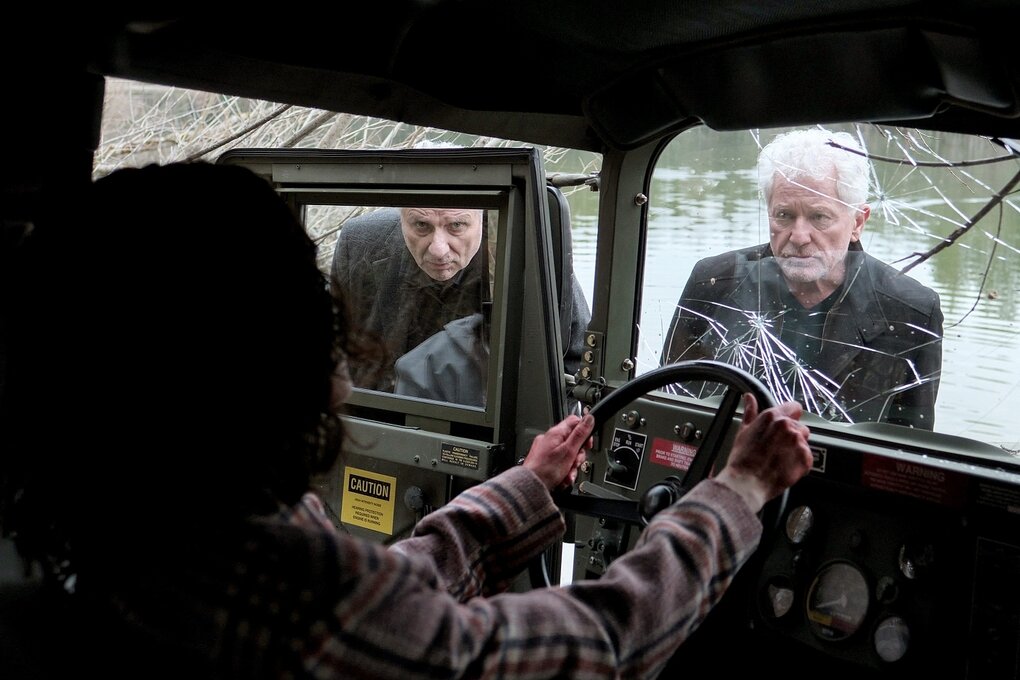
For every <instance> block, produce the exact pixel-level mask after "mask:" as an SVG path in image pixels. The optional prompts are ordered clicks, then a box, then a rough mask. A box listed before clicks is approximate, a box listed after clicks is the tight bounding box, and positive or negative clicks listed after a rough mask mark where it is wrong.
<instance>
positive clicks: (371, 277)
mask: <svg viewBox="0 0 1020 680" xmlns="http://www.w3.org/2000/svg"><path fill="white" fill-rule="evenodd" d="M484 241H485V239H484V238H483V243H482V246H483V247H481V248H479V249H478V253H476V254H475V256H474V257H473V258H472V259H471V262H470V263H468V266H466V267H465V268H464V269H462V270H461V271H460V272H458V273H457V274H456V275H455V276H454V277H453V278H452V279H451V280H449V281H434V280H433V279H432V278H430V277H429V276H428V274H426V273H425V272H424V271H422V270H421V268H420V267H419V266H418V264H417V263H416V262H415V261H414V258H413V257H412V256H411V253H410V252H409V251H408V250H407V245H406V244H405V243H404V236H403V233H402V232H401V230H400V211H399V210H397V209H393V208H385V209H382V210H376V211H374V212H371V213H368V214H366V215H362V216H359V217H357V218H354V219H351V220H348V221H347V222H346V223H345V224H344V226H343V228H342V229H341V230H340V235H339V237H338V238H337V243H336V250H335V251H334V255H333V271H332V278H333V282H334V285H337V286H339V287H340V290H341V291H342V292H343V294H344V296H345V297H346V298H347V300H348V303H349V304H350V306H351V310H352V313H353V318H354V319H356V320H357V321H359V322H360V323H361V324H362V325H363V326H365V327H366V328H368V329H369V330H371V331H373V332H374V333H376V334H378V335H379V336H380V337H381V338H382V339H383V341H384V342H385V343H386V347H387V349H388V351H389V354H390V360H391V361H395V360H396V359H398V358H399V357H401V356H403V355H404V354H406V353H407V352H408V351H410V350H411V349H413V348H414V347H416V346H418V345H419V344H421V343H422V342H424V341H425V340H426V339H428V338H429V337H431V336H432V335H434V334H436V333H438V332H439V331H441V330H442V329H443V327H444V326H445V325H446V324H447V323H449V322H451V321H453V320H454V319H460V318H463V317H468V316H471V315H473V314H477V313H479V312H481V311H482V309H481V303H482V300H483V288H482V283H483V276H482V274H483V268H484V258H483V254H484V251H485V248H484V245H485V244H484ZM571 282H572V283H573V285H572V290H571V291H570V292H569V296H570V297H569V299H568V300H566V301H565V304H561V305H560V311H561V315H560V321H561V323H562V324H563V325H564V327H569V336H568V338H567V342H566V343H565V344H564V364H565V369H566V371H567V372H569V373H576V372H577V370H578V369H579V368H580V362H581V352H582V344H583V340H584V331H585V329H587V327H588V322H589V321H591V312H590V310H589V307H588V303H587V302H586V301H585V298H584V293H583V292H582V291H581V288H580V285H579V284H578V282H577V279H576V278H575V277H574V276H573V274H571ZM484 299H488V295H487V294H486V295H485V298H484ZM355 382H356V384H358V385H359V386H362V387H369V388H372V389H381V390H385V391H392V389H393V373H392V371H388V372H387V373H386V374H384V375H383V376H382V377H381V378H378V379H376V380H373V381H372V382H371V383H367V382H366V380H365V379H359V376H355Z"/></svg>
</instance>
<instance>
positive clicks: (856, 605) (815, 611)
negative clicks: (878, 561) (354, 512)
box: [807, 562, 871, 640]
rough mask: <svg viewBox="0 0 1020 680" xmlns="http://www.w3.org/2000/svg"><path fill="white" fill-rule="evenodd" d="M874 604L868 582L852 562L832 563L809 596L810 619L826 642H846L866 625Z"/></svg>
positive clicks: (818, 575) (808, 614) (816, 577)
mask: <svg viewBox="0 0 1020 680" xmlns="http://www.w3.org/2000/svg"><path fill="white" fill-rule="evenodd" d="M870 603H871V593H870V591H869V590H868V582H867V580H866V579H865V578H864V574H862V573H861V570H860V569H858V568H857V567H855V566H854V565H852V564H850V563H849V562H833V563H831V564H828V565H826V566H824V567H822V569H821V570H820V571H819V572H818V574H817V575H816V576H815V580H814V581H813V582H812V583H811V588H810V589H809V590H808V596H807V617H808V621H809V622H810V623H811V629H812V630H813V631H814V633H815V634H816V635H817V636H818V637H820V638H822V639H824V640H844V639H846V638H848V637H850V636H851V635H853V634H854V633H855V632H857V630H858V629H859V628H860V627H861V624H862V623H864V617H865V616H866V615H867V613H868V606H869V605H870Z"/></svg>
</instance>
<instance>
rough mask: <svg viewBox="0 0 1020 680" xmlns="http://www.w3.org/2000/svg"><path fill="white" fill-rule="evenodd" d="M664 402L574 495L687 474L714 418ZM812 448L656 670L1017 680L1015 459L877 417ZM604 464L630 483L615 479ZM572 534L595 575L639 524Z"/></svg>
mask: <svg viewBox="0 0 1020 680" xmlns="http://www.w3.org/2000/svg"><path fill="white" fill-rule="evenodd" d="M671 404H672V406H671ZM675 404H676V400H669V399H666V398H661V399H654V398H649V399H644V400H639V401H638V402H635V403H634V404H633V405H632V407H630V408H627V409H626V410H624V412H623V413H622V414H621V415H620V416H618V417H617V418H615V419H614V420H612V421H610V422H609V423H608V424H607V427H606V430H610V431H611V434H609V435H608V437H607V438H606V439H605V441H606V442H607V444H606V446H605V447H604V448H603V449H602V450H601V451H600V452H597V453H596V454H595V455H594V456H593V458H592V460H591V463H592V464H591V466H589V468H588V470H587V474H588V478H587V479H586V480H584V481H583V482H582V485H581V488H582V489H584V490H586V491H587V492H589V493H594V494H598V495H600V496H601V497H603V498H606V499H609V498H611V497H613V496H614V495H615V496H617V497H618V498H623V497H628V498H635V499H637V498H639V496H640V495H641V494H643V493H644V491H645V490H647V489H648V488H649V487H650V486H652V485H654V484H655V483H656V481H660V480H661V479H663V478H666V477H669V476H679V477H682V475H683V473H682V472H681V471H679V470H678V468H679V467H683V466H684V465H685V464H689V460H690V459H691V458H692V457H693V456H694V454H696V452H697V448H698V443H699V439H700V437H701V436H702V435H703V432H704V428H705V427H707V424H708V423H709V422H710V421H711V416H712V413H711V412H710V411H701V410H699V409H695V408H694V407H690V408H687V407H680V408H678V407H676V406H675ZM678 415H679V416H680V418H679V419H678ZM809 424H810V425H813V426H814V425H816V424H815V423H813V422H811V423H809ZM818 424H819V425H820V424H821V423H818ZM841 430H845V432H843V431H841ZM603 436H606V435H605V430H604V431H603ZM811 446H812V452H813V454H814V466H813V469H812V471H811V472H810V473H809V475H808V476H807V477H805V478H804V479H803V480H801V481H800V482H799V483H798V484H797V485H795V486H794V487H793V488H792V489H791V490H790V493H789V495H788V498H787V500H786V503H785V507H783V508H782V510H781V512H779V513H777V515H776V516H775V517H773V518H770V519H768V520H764V521H765V523H766V530H765V533H764V535H763V539H762V543H761V545H760V546H759V549H758V551H757V552H756V553H755V555H754V556H753V557H752V558H751V560H750V561H749V562H748V563H747V564H746V565H745V566H744V568H743V569H742V571H741V574H740V575H738V577H737V579H736V580H735V582H734V583H733V585H732V586H731V589H730V591H729V592H728V593H727V595H726V596H725V597H724V599H723V601H722V602H721V603H720V604H719V606H717V608H716V609H715V610H714V611H713V612H712V614H711V615H710V616H709V617H708V619H706V621H705V622H704V624H703V625H702V627H701V628H700V629H699V630H698V631H696V632H695V633H694V635H693V636H692V638H691V639H690V640H689V641H688V643H686V644H685V645H683V646H682V647H681V649H680V651H679V652H678V653H677V655H676V656H675V658H674V659H673V661H672V662H671V668H672V669H673V670H667V671H666V672H665V673H664V674H663V677H671V675H672V674H673V672H674V671H675V672H676V673H679V672H682V671H683V670H684V669H686V670H688V671H689V670H690V668H691V667H694V668H706V669H708V668H718V669H719V670H720V671H722V670H726V672H727V675H724V676H723V677H728V676H729V675H728V674H729V673H743V672H746V673H752V672H760V671H761V669H762V668H763V667H768V668H769V669H770V670H771V669H775V670H777V671H780V672H783V673H784V677H793V678H796V677H804V678H807V677H812V678H817V677H826V678H833V677H835V678H842V677H846V678H851V677H853V678H861V677H865V678H866V677H919V676H921V675H922V674H924V675H925V676H926V677H932V678H937V677H953V678H968V679H972V680H977V679H986V678H988V679H990V678H1014V677H1018V676H1020V461H1018V460H1017V459H1015V458H1014V457H1012V456H1010V455H1009V454H1007V453H1005V452H1000V451H997V450H996V449H995V448H994V447H991V446H987V447H986V446H984V445H975V443H974V442H968V441H966V440H957V439H956V438H951V437H946V436H944V435H938V434H932V433H929V432H915V431H909V430H908V431H906V432H903V431H899V429H898V428H895V427H891V426H881V425H874V424H871V425H864V426H849V427H842V428H839V429H838V430H834V429H833V427H832V426H831V425H828V424H826V425H825V427H813V434H812V438H811ZM975 446H977V447H978V449H980V450H977V451H975ZM607 460H614V461H626V462H628V463H629V465H628V466H627V467H629V468H630V469H633V470H637V474H636V475H634V477H633V479H629V480H621V478H620V472H619V469H618V468H617V467H614V466H612V465H609V464H608V463H605V461H607ZM634 463H636V464H637V465H636V466H635V465H634ZM630 487H633V488H630ZM575 532H576V533H575V540H576V545H577V546H578V547H577V551H576V553H575V561H574V568H575V572H574V573H575V578H593V577H598V576H599V575H600V574H601V573H602V572H604V570H605V568H606V567H607V566H608V565H609V564H610V563H611V562H612V560H613V558H614V557H615V556H616V555H619V554H621V553H622V552H624V551H626V550H627V549H628V547H630V546H632V545H633V542H634V541H635V540H636V538H637V535H638V534H639V532H640V525H639V524H637V523H633V522H629V521H627V518H626V517H625V516H619V517H617V518H615V519H614V518H608V519H607V517H606V516H605V515H603V516H602V517H592V518H587V517H580V516H578V517H577V518H576V525H575ZM737 650H740V653H734V652H735V651H737Z"/></svg>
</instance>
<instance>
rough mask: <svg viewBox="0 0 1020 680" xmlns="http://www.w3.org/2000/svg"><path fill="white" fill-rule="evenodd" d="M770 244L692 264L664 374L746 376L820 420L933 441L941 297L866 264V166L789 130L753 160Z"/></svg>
mask: <svg viewBox="0 0 1020 680" xmlns="http://www.w3.org/2000/svg"><path fill="white" fill-rule="evenodd" d="M757 170H758V186H759V189H760V190H761V194H762V197H763V198H764V201H765V204H766V206H767V210H768V221H769V242H768V243H765V244H761V245H757V246H754V247H751V248H744V249H742V250H735V251H730V252H727V253H723V254H721V255H716V256H713V257H708V258H705V259H703V260H701V261H700V262H698V263H697V265H695V267H694V270H693V272H692V273H691V276H690V278H689V279H688V281H687V285H686V286H685V288H684V292H683V294H682V296H681V298H680V301H679V302H678V303H677V307H676V311H675V313H674V316H673V321H672V324H671V326H670V330H669V333H668V335H667V337H666V340H665V344H664V346H663V352H662V362H663V363H672V362H675V361H680V360H685V359H700V358H712V359H719V360H723V361H727V362H729V363H734V364H738V365H741V366H743V367H744V368H747V369H748V370H750V371H751V372H752V373H754V374H756V375H757V376H759V377H761V378H762V379H763V380H764V381H765V382H766V383H767V384H768V385H770V386H771V387H772V388H773V390H774V391H777V392H779V393H780V395H779V396H781V397H790V398H794V399H797V400H798V401H800V402H801V403H802V404H803V405H804V407H805V408H806V409H807V410H809V411H812V412H814V413H818V414H820V415H822V416H824V417H826V418H828V419H830V420H839V421H847V422H860V421H883V422H890V423H896V424H900V425H907V426H911V427H918V428H923V429H929V430H930V429H932V428H933V427H934V409H935V398H936V396H937V394H938V385H939V374H940V372H941V367H942V321H943V317H942V311H941V308H940V306H939V297H938V294H937V293H935V292H934V291H933V290H931V289H929V288H927V287H926V286H924V285H922V284H920V283H918V282H917V281H916V280H914V279H912V278H910V277H909V276H906V275H903V274H900V273H899V272H897V271H896V270H895V269H893V268H892V267H890V266H889V265H887V264H884V263H883V262H880V261H879V260H877V259H875V258H874V257H872V256H871V255H868V254H867V253H865V252H864V250H863V248H862V247H861V243H860V239H861V232H862V231H863V229H864V225H865V223H866V222H867V220H868V217H869V216H870V214H871V209H870V207H869V206H868V204H867V202H866V201H867V196H868V183H869V177H870V170H871V167H870V161H869V160H868V158H867V156H866V155H865V154H864V153H863V150H862V149H861V147H860V145H859V144H858V143H857V141H856V140H855V139H854V138H853V137H852V136H851V135H849V134H848V133H845V132H830V131H828V130H823V129H808V130H795V131H792V132H788V133H785V134H782V135H779V136H778V137H776V138H775V139H774V140H773V141H772V142H771V143H769V144H768V145H766V146H765V147H764V148H763V149H762V150H761V153H760V154H759V157H758V168H757Z"/></svg>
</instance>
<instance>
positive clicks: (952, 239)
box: [900, 172, 1020, 274]
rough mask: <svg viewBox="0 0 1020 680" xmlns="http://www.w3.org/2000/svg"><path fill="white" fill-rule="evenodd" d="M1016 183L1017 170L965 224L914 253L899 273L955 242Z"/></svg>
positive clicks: (1018, 178) (1019, 173)
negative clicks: (935, 242)
mask: <svg viewBox="0 0 1020 680" xmlns="http://www.w3.org/2000/svg"><path fill="white" fill-rule="evenodd" d="M1017 183H1020V172H1017V173H1016V174H1015V175H1013V178H1012V179H1010V180H1009V181H1008V182H1006V186H1004V187H1002V189H1000V190H999V192H998V193H996V194H994V195H993V196H992V198H991V200H989V201H988V203H986V204H985V205H984V207H983V208H981V210H979V211H978V212H977V213H976V214H975V215H974V216H973V217H971V218H970V219H969V220H967V222H966V224H964V225H963V226H962V227H959V228H957V229H956V230H955V231H954V232H953V233H952V234H950V235H949V236H947V237H945V238H944V239H943V240H942V242H941V243H939V244H938V245H937V246H935V247H934V248H932V249H931V250H929V251H928V252H927V253H915V255H917V259H916V260H914V261H913V262H911V263H910V264H908V265H907V266H906V267H904V268H903V269H901V270H900V273H901V274H906V273H907V272H909V271H910V270H911V269H913V268H914V267H916V266H917V265H919V264H921V263H922V262H924V261H925V260H927V259H928V258H930V257H932V256H933V255H935V254H936V253H938V252H941V251H942V250H944V249H946V248H948V247H949V246H951V245H953V244H954V243H956V241H957V240H959V238H960V237H961V236H963V235H964V234H966V233H967V232H968V231H970V228H971V227H973V226H974V225H975V224H977V223H978V222H980V221H981V219H982V218H983V217H984V216H985V215H987V214H988V213H989V212H990V211H991V210H992V208H994V207H995V206H997V205H999V204H1000V203H1002V201H1004V200H1005V199H1006V196H1008V195H1009V193H1010V192H1011V191H1012V190H1013V187H1015V186H1016V185H1017Z"/></svg>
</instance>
